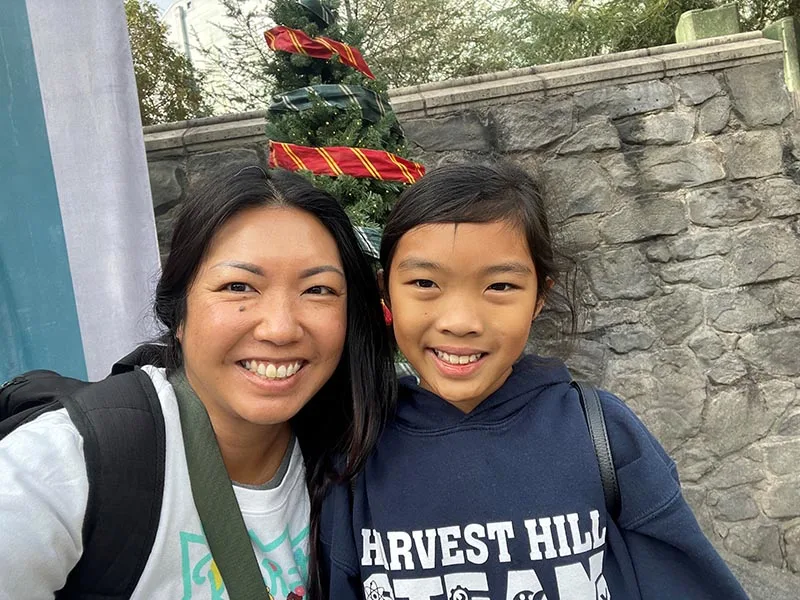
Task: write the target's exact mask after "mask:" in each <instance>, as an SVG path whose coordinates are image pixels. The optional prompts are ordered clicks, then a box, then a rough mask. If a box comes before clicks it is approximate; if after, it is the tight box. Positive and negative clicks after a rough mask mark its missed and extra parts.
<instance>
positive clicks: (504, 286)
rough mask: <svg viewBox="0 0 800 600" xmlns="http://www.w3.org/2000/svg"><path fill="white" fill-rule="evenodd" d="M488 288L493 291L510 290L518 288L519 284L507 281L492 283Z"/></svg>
mask: <svg viewBox="0 0 800 600" xmlns="http://www.w3.org/2000/svg"><path fill="white" fill-rule="evenodd" d="M489 289H490V290H492V291H493V292H510V291H511V290H517V289H519V286H516V285H514V284H513V283H507V282H500V283H493V284H492V285H490V286H489Z"/></svg>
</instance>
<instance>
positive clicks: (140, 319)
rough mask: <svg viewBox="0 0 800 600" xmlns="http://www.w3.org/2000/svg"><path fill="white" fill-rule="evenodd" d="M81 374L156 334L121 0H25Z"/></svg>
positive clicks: (95, 374)
mask: <svg viewBox="0 0 800 600" xmlns="http://www.w3.org/2000/svg"><path fill="white" fill-rule="evenodd" d="M27 8H28V18H29V22H30V28H31V38H32V41H33V49H34V54H35V57H36V66H37V71H38V76H39V84H40V88H41V94H42V103H43V106H44V113H45V120H46V123H47V133H48V138H49V142H50V152H51V156H52V162H53V170H54V172H55V178H56V187H57V190H58V198H59V205H60V208H61V217H62V221H63V226H64V236H65V239H66V245H67V253H68V256H69V264H70V271H71V275H72V281H73V286H74V291H75V301H76V305H77V310H78V321H79V324H80V330H81V338H82V341H83V349H84V353H85V358H86V369H87V372H88V375H89V379H91V380H96V379H101V378H103V377H105V376H106V375H107V374H108V373H109V369H110V367H111V365H112V364H113V363H114V361H115V360H116V359H118V358H121V357H122V356H124V355H125V354H126V353H128V352H129V351H130V350H132V349H133V348H134V346H135V345H136V344H137V343H139V342H141V341H143V340H146V339H148V338H150V337H152V336H153V335H154V333H155V328H154V321H153V319H152V317H151V310H150V305H151V302H152V298H153V291H154V288H155V283H156V281H157V277H158V271H159V255H158V244H157V239H156V229H155V221H154V217H153V207H152V200H151V196H150V183H149V178H148V172H147V159H146V155H145V149H144V138H143V135H142V126H141V119H140V115H139V105H138V100H137V95H136V82H135V80H134V74H133V62H132V59H131V50H130V45H129V41H128V29H127V24H126V20H125V10H124V7H123V2H122V1H121V0H116V1H114V0H93V1H82V2H55V1H53V0H27Z"/></svg>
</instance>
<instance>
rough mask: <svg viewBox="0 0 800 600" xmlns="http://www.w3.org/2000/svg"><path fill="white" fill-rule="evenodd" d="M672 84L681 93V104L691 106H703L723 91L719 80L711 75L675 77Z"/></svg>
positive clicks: (697, 74) (699, 74) (696, 74)
mask: <svg viewBox="0 0 800 600" xmlns="http://www.w3.org/2000/svg"><path fill="white" fill-rule="evenodd" d="M672 83H673V85H674V86H675V87H676V88H678V91H679V92H680V98H681V102H683V103H684V104H688V105H690V106H691V105H694V104H702V103H703V102H705V101H706V100H708V99H709V98H711V96H714V95H716V94H718V93H719V92H720V90H721V89H722V88H721V87H720V84H719V81H718V80H717V78H716V77H714V76H713V75H712V74H710V73H695V74H692V75H684V76H682V77H675V78H674V79H673V80H672Z"/></svg>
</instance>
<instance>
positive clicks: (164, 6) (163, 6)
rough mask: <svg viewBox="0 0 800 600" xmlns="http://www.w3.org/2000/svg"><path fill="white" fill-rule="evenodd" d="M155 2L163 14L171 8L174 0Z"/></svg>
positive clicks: (158, 0) (157, 0)
mask: <svg viewBox="0 0 800 600" xmlns="http://www.w3.org/2000/svg"><path fill="white" fill-rule="evenodd" d="M155 1H156V4H157V5H158V8H160V9H161V12H162V13H163V12H164V11H165V10H167V9H168V8H169V5H170V4H172V0H155Z"/></svg>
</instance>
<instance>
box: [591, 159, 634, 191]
mask: <svg viewBox="0 0 800 600" xmlns="http://www.w3.org/2000/svg"><path fill="white" fill-rule="evenodd" d="M598 162H599V163H600V166H601V167H603V169H604V170H605V172H606V173H608V178H609V181H611V182H612V183H613V185H614V188H615V189H617V190H622V191H627V192H640V191H641V190H639V173H638V172H637V170H636V165H635V164H632V161H629V160H628V158H627V156H626V155H625V154H623V153H622V152H612V153H610V154H604V155H602V156H601V157H600V158H599V159H598Z"/></svg>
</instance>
